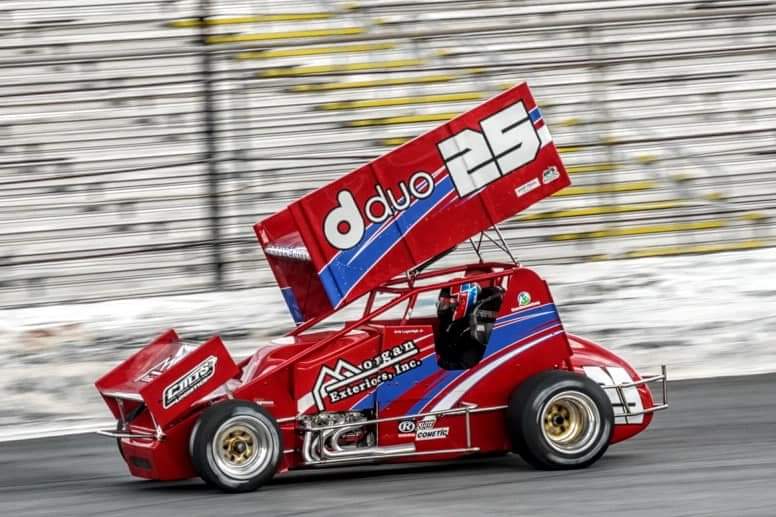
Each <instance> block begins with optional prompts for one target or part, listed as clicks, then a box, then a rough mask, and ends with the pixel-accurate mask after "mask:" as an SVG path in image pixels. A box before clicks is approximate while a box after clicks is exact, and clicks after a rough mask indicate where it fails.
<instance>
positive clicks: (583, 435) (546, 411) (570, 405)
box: [540, 391, 601, 454]
mask: <svg viewBox="0 0 776 517" xmlns="http://www.w3.org/2000/svg"><path fill="white" fill-rule="evenodd" d="M540 424H541V430H542V434H543V435H544V438H545V440H546V441H547V443H548V444H549V445H550V447H552V448H553V449H555V450H557V451H558V452H562V453H566V454H576V453H580V452H584V451H585V450H586V449H587V448H588V447H590V445H591V444H593V443H594V442H595V441H596V438H597V435H598V431H599V429H600V426H601V419H600V418H599V415H598V407H597V406H596V405H595V402H593V400H592V399H591V398H590V397H589V396H587V395H585V394H584V393H581V392H579V391H564V392H561V393H558V394H556V395H555V396H554V397H552V398H551V399H550V400H549V401H548V402H547V403H546V404H545V405H544V408H543V409H542V412H541V421H540Z"/></svg>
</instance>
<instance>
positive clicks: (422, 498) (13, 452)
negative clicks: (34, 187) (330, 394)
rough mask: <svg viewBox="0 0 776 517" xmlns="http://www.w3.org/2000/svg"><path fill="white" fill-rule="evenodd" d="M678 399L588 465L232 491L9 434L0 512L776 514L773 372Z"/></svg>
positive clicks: (448, 469)
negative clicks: (148, 476)
mask: <svg viewBox="0 0 776 517" xmlns="http://www.w3.org/2000/svg"><path fill="white" fill-rule="evenodd" d="M670 390H671V392H670V395H671V409H670V410H669V411H668V412H663V413H660V414H659V415H658V417H657V418H656V421H655V422H654V423H653V425H652V427H650V429H648V430H647V431H646V432H645V433H643V434H642V435H641V436H639V437H637V438H635V439H632V440H630V441H627V442H625V443H622V444H620V445H617V446H614V447H612V448H611V449H609V452H608V453H607V455H606V456H605V457H604V458H603V459H602V460H601V461H599V462H598V463H597V464H596V465H594V466H593V467H591V468H589V469H587V470H582V471H574V472H538V471H535V470H532V469H530V468H529V467H527V466H526V465H525V464H524V463H523V462H522V461H521V460H520V459H519V458H518V457H516V456H514V455H509V456H506V457H501V458H495V459H493V458H491V459H484V458H480V459H469V460H466V461H460V462H448V463H436V464H421V465H411V466H406V465H403V466H400V465H394V466H371V467H361V468H347V469H336V470H332V469H327V470H318V471H304V472H296V473H291V474H286V475H284V476H280V477H278V478H276V479H275V480H274V481H273V482H272V483H271V484H269V485H267V486H265V487H264V488H262V489H261V490H260V491H258V492H255V493H250V494H239V495H224V494H221V493H219V492H216V491H213V490H210V489H208V488H206V487H205V486H204V484H202V483H201V482H199V481H198V480H191V481H186V482H179V483H159V482H154V481H143V480H136V479H132V478H130V476H129V475H128V474H126V469H125V467H124V465H123V463H122V462H121V460H120V459H119V456H118V454H117V452H116V449H115V444H114V443H113V442H112V441H111V440H109V439H103V438H100V437H97V436H89V435H77V436H69V437H60V438H49V439H40V440H29V441H24V442H9V443H4V444H0V515H2V516H16V515H35V516H38V515H57V516H63V515H67V516H70V515H73V516H87V515H106V516H120V515H132V516H137V515H148V516H153V515H167V516H179V515H180V516H208V517H213V516H247V515H284V516H296V515H300V516H301V515H304V516H312V515H315V516H319V515H336V516H346V515H358V516H372V515H395V516H401V515H412V516H414V517H420V516H435V515H442V516H445V517H452V516H458V515H520V516H522V515H525V516H544V515H547V516H553V517H559V516H578V515H582V516H587V515H590V516H597V517H599V516H618V517H620V516H661V517H665V516H695V515H703V516H731V517H744V516H755V515H756V516H763V517H765V516H768V517H771V516H776V375H761V376H752V377H738V378H722V379H712V380H701V381H683V382H674V383H671V384H670Z"/></svg>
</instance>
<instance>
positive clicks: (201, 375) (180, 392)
mask: <svg viewBox="0 0 776 517" xmlns="http://www.w3.org/2000/svg"><path fill="white" fill-rule="evenodd" d="M217 361H218V358H217V357H216V356H214V355H211V356H210V357H208V358H207V359H205V360H204V361H202V362H201V363H199V364H198V365H197V366H195V367H194V368H193V369H192V370H191V371H189V372H188V373H187V374H186V375H184V376H183V377H181V378H179V379H178V380H177V381H175V382H174V383H172V384H170V385H169V386H167V387H166V388H165V389H164V393H163V395H162V406H163V407H164V409H167V408H169V407H170V406H173V405H174V404H177V403H178V402H180V401H181V400H183V399H184V398H186V397H187V396H189V395H191V393H192V392H193V391H194V390H196V389H197V388H199V387H200V386H202V385H203V384H204V383H205V382H207V380H208V379H210V378H211V377H212V376H213V374H214V373H216V362H217Z"/></svg>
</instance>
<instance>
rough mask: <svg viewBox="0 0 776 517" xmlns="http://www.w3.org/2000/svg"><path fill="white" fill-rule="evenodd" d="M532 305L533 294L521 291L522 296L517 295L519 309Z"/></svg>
mask: <svg viewBox="0 0 776 517" xmlns="http://www.w3.org/2000/svg"><path fill="white" fill-rule="evenodd" d="M530 303H531V294H530V293H529V292H527V291H521V292H520V294H518V295H517V306H518V307H525V306H526V305H529V304H530Z"/></svg>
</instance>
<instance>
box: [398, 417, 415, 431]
mask: <svg viewBox="0 0 776 517" xmlns="http://www.w3.org/2000/svg"><path fill="white" fill-rule="evenodd" d="M415 427H416V426H415V422H413V421H412V420H402V421H401V422H399V434H414V433H415Z"/></svg>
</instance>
